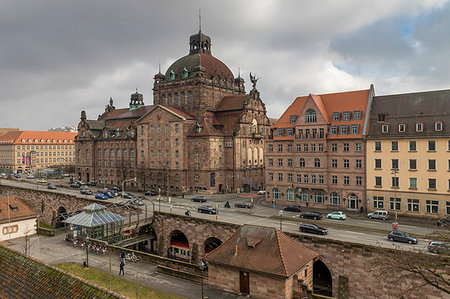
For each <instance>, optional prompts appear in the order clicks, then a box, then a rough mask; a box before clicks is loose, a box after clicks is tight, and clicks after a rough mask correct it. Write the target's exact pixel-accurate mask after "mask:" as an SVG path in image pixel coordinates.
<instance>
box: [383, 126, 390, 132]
mask: <svg viewBox="0 0 450 299" xmlns="http://www.w3.org/2000/svg"><path fill="white" fill-rule="evenodd" d="M381 132H382V133H389V125H382V126H381Z"/></svg>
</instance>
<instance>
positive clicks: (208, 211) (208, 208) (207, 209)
mask: <svg viewBox="0 0 450 299" xmlns="http://www.w3.org/2000/svg"><path fill="white" fill-rule="evenodd" d="M197 211H198V212H199V213H205V214H217V211H216V209H215V208H213V207H211V206H200V207H198V209H197Z"/></svg>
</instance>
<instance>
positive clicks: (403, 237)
mask: <svg viewBox="0 0 450 299" xmlns="http://www.w3.org/2000/svg"><path fill="white" fill-rule="evenodd" d="M387 238H388V240H389V241H391V242H393V241H398V242H405V243H409V244H417V242H418V240H417V238H414V237H411V236H409V235H408V234H407V233H404V232H399V231H397V230H393V231H391V232H390V233H389V234H388V235H387Z"/></svg>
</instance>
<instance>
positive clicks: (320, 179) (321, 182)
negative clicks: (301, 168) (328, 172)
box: [319, 175, 323, 184]
mask: <svg viewBox="0 0 450 299" xmlns="http://www.w3.org/2000/svg"><path fill="white" fill-rule="evenodd" d="M319 184H323V175H319Z"/></svg>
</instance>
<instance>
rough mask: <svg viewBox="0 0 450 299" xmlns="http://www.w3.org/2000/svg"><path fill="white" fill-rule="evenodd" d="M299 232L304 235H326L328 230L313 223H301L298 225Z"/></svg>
mask: <svg viewBox="0 0 450 299" xmlns="http://www.w3.org/2000/svg"><path fill="white" fill-rule="evenodd" d="M299 229H300V231H301V232H304V233H313V234H321V235H326V234H327V233H328V230H327V229H326V228H323V227H320V226H318V225H316V224H314V223H302V224H300V228H299Z"/></svg>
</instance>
